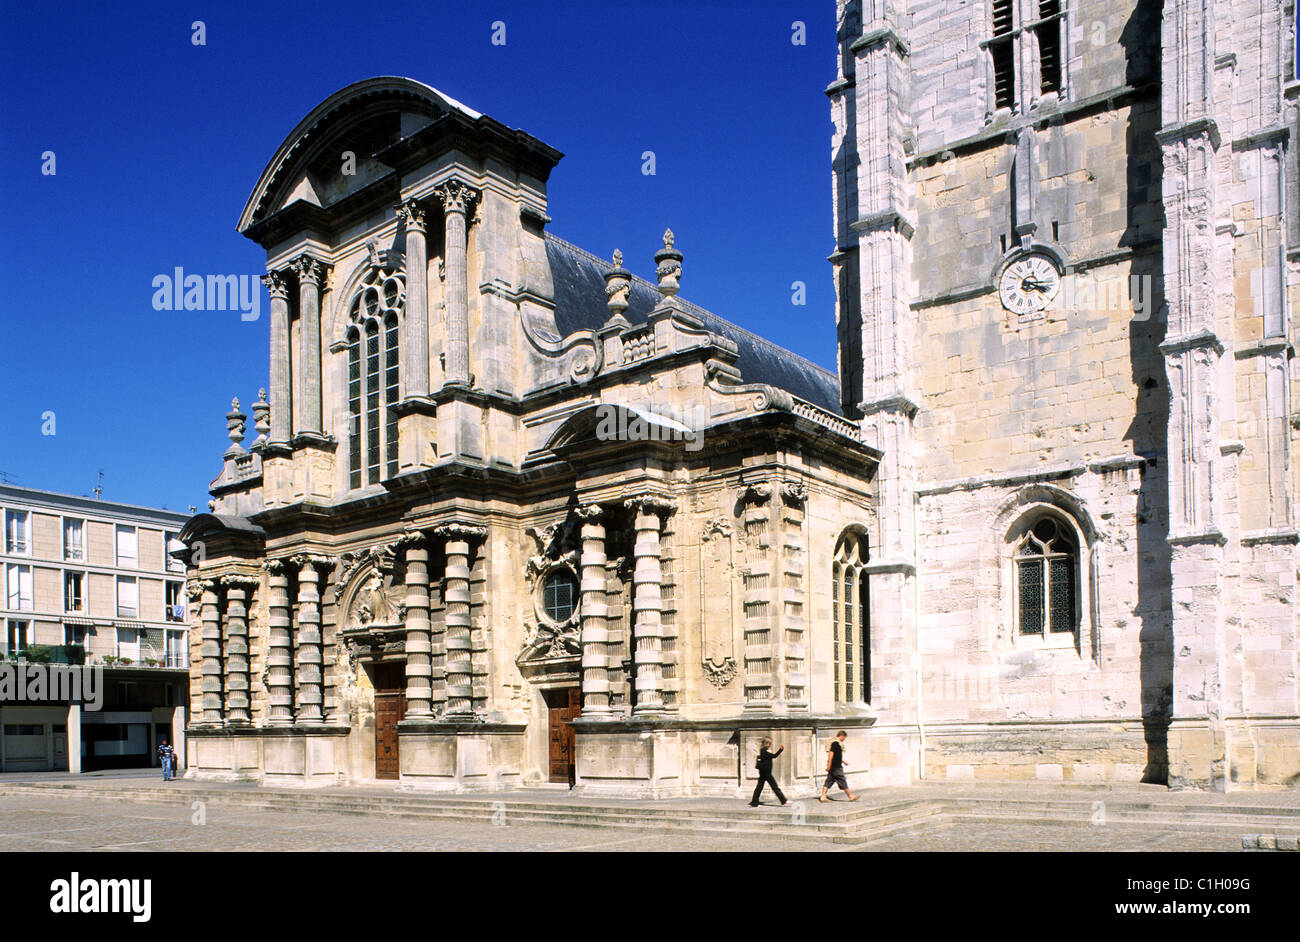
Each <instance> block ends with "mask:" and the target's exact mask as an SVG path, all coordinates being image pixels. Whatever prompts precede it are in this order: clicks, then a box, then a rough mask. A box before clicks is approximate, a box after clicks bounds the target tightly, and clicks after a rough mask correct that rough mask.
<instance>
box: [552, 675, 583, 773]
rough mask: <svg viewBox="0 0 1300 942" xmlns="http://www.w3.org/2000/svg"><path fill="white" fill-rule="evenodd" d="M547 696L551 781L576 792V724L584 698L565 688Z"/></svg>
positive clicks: (573, 689) (574, 689)
mask: <svg viewBox="0 0 1300 942" xmlns="http://www.w3.org/2000/svg"><path fill="white" fill-rule="evenodd" d="M544 696H545V697H546V714H547V720H548V724H549V729H550V765H551V775H550V780H551V781H552V782H557V783H559V782H562V783H565V784H567V785H568V786H569V787H570V788H572V787H573V783H574V780H575V777H576V775H577V761H578V759H577V749H576V746H575V739H574V735H573V721H574V720H575V719H577V718H578V714H579V713H581V712H582V695H581V693H580V692H579V690H578V688H577V687H562V688H560V689H558V690H547V691H545V693H544Z"/></svg>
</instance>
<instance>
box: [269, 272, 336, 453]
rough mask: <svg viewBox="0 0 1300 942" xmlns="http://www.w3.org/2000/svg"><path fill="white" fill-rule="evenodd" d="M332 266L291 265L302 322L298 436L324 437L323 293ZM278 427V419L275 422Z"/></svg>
mask: <svg viewBox="0 0 1300 942" xmlns="http://www.w3.org/2000/svg"><path fill="white" fill-rule="evenodd" d="M327 267H328V266H326V265H325V263H323V262H321V261H320V260H319V259H316V258H313V257H312V256H310V255H299V256H298V257H297V258H295V259H294V260H293V261H292V262H290V263H289V268H290V270H292V271H293V272H294V273H295V274H296V275H297V276H298V320H299V322H300V323H301V324H302V337H301V338H300V339H301V343H302V346H301V356H299V358H298V361H299V362H298V406H299V409H300V410H301V411H300V412H299V414H298V415H297V416H295V418H296V419H297V423H296V424H297V428H295V429H294V431H295V432H309V433H311V434H314V435H319V434H321V432H322V430H323V426H322V424H321V391H320V364H321V354H320V290H321V284H322V283H323V282H324V280H325V272H326V269H327ZM272 424H274V419H273V420H272Z"/></svg>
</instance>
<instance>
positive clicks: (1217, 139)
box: [1156, 117, 1223, 150]
mask: <svg viewBox="0 0 1300 942" xmlns="http://www.w3.org/2000/svg"><path fill="white" fill-rule="evenodd" d="M1201 134H1204V135H1206V136H1207V137H1209V139H1210V146H1211V147H1213V148H1214V149H1215V150H1218V149H1219V144H1220V143H1222V141H1223V137H1222V135H1221V134H1220V133H1219V125H1218V123H1217V122H1216V121H1215V120H1214V119H1213V118H1208V117H1202V118H1192V119H1191V120H1190V121H1178V122H1176V123H1174V124H1167V125H1165V126H1164V127H1162V128H1161V129H1160V130H1159V131H1156V140H1157V141H1159V142H1160V143H1161V145H1164V146H1168V145H1170V144H1175V143H1177V142H1179V141H1185V140H1187V139H1188V138H1192V137H1197V136H1199V135H1201Z"/></svg>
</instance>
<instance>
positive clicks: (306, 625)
mask: <svg viewBox="0 0 1300 942" xmlns="http://www.w3.org/2000/svg"><path fill="white" fill-rule="evenodd" d="M293 561H294V562H295V563H297V564H298V696H297V701H298V715H297V717H296V720H297V724H298V725H299V726H320V725H322V724H323V723H324V722H325V716H324V713H323V712H322V705H323V702H324V690H323V677H322V674H321V634H320V624H321V621H320V578H321V575H322V574H323V573H325V572H328V571H329V569H330V568H332V567H333V565H334V560H332V559H330V558H329V557H328V556H314V555H310V554H304V555H301V556H295V557H294V558H293Z"/></svg>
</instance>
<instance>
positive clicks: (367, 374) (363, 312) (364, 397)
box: [347, 268, 406, 488]
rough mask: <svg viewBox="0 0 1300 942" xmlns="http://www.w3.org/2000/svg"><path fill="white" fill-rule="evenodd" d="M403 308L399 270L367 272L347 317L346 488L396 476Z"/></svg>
mask: <svg viewBox="0 0 1300 942" xmlns="http://www.w3.org/2000/svg"><path fill="white" fill-rule="evenodd" d="M405 305H406V279H405V277H404V276H403V274H402V273H401V272H400V271H397V270H394V269H387V268H372V269H371V270H370V271H369V272H368V273H367V274H366V276H365V277H364V278H363V279H362V280H361V283H360V284H359V285H358V287H357V290H356V294H355V295H354V296H353V298H352V305H351V308H350V309H349V312H348V316H349V319H350V320H351V321H352V326H350V327H349V328H348V332H347V345H348V486H349V487H352V488H358V487H361V486H362V484H363V483H365V484H378V483H379V481H380V468H381V466H382V467H383V470H384V476H386V477H392V476H393V475H395V474H397V415H396V413H395V412H394V410H393V406H395V405H396V404H397V400H398V396H399V388H398V368H399V362H400V360H399V357H398V336H399V330H398V320H399V319H400V317H401V315H402V311H403V308H404V307H405Z"/></svg>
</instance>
